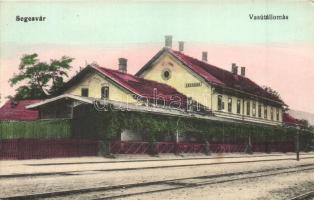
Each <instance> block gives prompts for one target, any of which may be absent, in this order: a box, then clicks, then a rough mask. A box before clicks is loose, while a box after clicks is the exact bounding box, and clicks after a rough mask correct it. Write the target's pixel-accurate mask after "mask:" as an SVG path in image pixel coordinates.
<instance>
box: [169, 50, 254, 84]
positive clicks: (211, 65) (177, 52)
mask: <svg viewBox="0 0 314 200" xmlns="http://www.w3.org/2000/svg"><path fill="white" fill-rule="evenodd" d="M171 51H173V52H174V53H179V54H182V55H183V56H186V57H188V58H190V59H193V60H196V61H197V62H201V63H203V64H205V65H208V66H210V67H215V68H217V69H219V70H222V71H225V72H227V73H229V74H231V75H235V74H233V73H232V72H230V71H229V70H226V69H224V68H221V67H218V66H216V65H212V64H209V63H207V62H204V61H202V60H199V59H198V58H194V57H192V56H189V55H187V54H184V53H182V52H180V51H175V50H172V49H171ZM237 76H239V77H242V78H245V79H249V78H247V77H244V76H241V75H239V74H237Z"/></svg>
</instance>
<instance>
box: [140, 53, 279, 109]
mask: <svg viewBox="0 0 314 200" xmlns="http://www.w3.org/2000/svg"><path fill="white" fill-rule="evenodd" d="M165 51H167V52H169V53H170V54H171V55H173V56H174V57H176V58H177V59H178V60H179V61H181V62H182V63H183V64H184V65H185V66H187V67H189V68H190V69H191V70H192V71H193V72H195V73H196V74H198V75H199V76H201V77H202V78H204V79H205V80H206V81H208V82H209V83H212V84H216V85H219V86H222V87H227V88H232V89H236V90H239V91H243V92H246V93H249V94H251V95H256V96H260V97H264V98H267V99H270V100H273V101H276V102H279V103H282V104H283V101H282V100H281V99H279V98H278V97H276V96H274V95H272V94H270V93H268V92H266V91H265V90H264V89H263V88H261V87H260V86H259V85H257V84H256V83H255V82H253V81H252V80H250V79H249V78H247V77H243V76H240V75H234V74H233V73H232V72H230V71H227V70H224V69H221V68H219V67H216V66H214V65H211V64H208V63H205V62H203V61H200V60H198V59H196V58H192V57H190V56H188V55H185V54H183V53H182V52H179V51H174V50H171V49H166V48H164V49H162V50H161V51H160V52H158V53H157V54H156V55H155V56H154V57H153V58H152V59H151V60H150V61H149V62H148V63H147V64H146V65H145V66H144V67H143V68H142V69H140V70H139V71H138V72H137V73H136V75H137V76H139V75H140V74H141V73H142V72H143V71H145V69H146V68H148V67H150V66H151V64H152V63H153V62H154V61H155V60H156V59H157V58H158V57H159V56H160V55H161V54H162V53H163V52H165Z"/></svg>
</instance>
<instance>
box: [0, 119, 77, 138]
mask: <svg viewBox="0 0 314 200" xmlns="http://www.w3.org/2000/svg"><path fill="white" fill-rule="evenodd" d="M70 137H71V123H70V120H41V121H31V122H27V121H18V122H5V121H2V122H0V139H23V138H24V139H26V138H27V139H30V138H32V139H61V138H70Z"/></svg>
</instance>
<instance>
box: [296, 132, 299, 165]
mask: <svg viewBox="0 0 314 200" xmlns="http://www.w3.org/2000/svg"><path fill="white" fill-rule="evenodd" d="M296 129H297V134H296V154H297V161H299V160H300V126H297V128H296Z"/></svg>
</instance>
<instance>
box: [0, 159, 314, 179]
mask: <svg viewBox="0 0 314 200" xmlns="http://www.w3.org/2000/svg"><path fill="white" fill-rule="evenodd" d="M313 158H314V156H310V157H304V158H302V159H303V160H306V159H313ZM289 160H295V158H279V159H259V160H249V161H229V162H215V163H196V164H180V165H179V164H176V165H160V166H147V167H126V168H125V167H124V168H111V169H95V170H72V171H64V172H42V173H27V174H8V175H0V179H7V178H25V177H32V178H36V177H42V176H63V175H67V176H70V175H71V174H72V175H79V173H84V172H118V171H133V170H149V169H162V168H178V167H197V166H211V165H226V164H243V163H258V162H275V161H289Z"/></svg>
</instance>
